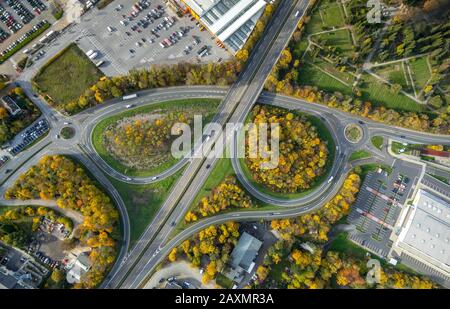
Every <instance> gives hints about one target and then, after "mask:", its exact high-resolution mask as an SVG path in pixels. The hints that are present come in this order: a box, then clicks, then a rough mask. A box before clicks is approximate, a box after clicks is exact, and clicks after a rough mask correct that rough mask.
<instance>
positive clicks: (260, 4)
mask: <svg viewBox="0 0 450 309" xmlns="http://www.w3.org/2000/svg"><path fill="white" fill-rule="evenodd" d="M265 5H266V2H265V1H264V0H259V1H258V2H257V3H256V4H255V5H253V6H252V7H250V9H249V10H247V11H246V12H245V13H244V14H242V16H240V17H239V18H238V19H236V20H235V21H234V22H233V23H232V24H231V25H228V26H227V28H226V29H225V30H224V31H222V33H220V35H218V37H219V39H220V40H221V41H222V42H224V41H225V40H226V39H228V38H229V37H230V36H231V35H233V33H234V32H236V31H237V30H238V29H239V28H240V27H241V26H242V25H243V24H245V23H246V22H247V21H248V20H250V19H251V18H252V17H253V16H254V15H255V14H257V13H258V12H259V11H260V10H261V9H263V8H264V7H265ZM239 13H240V12H239ZM230 20H231V19H230ZM227 22H228V21H227Z"/></svg>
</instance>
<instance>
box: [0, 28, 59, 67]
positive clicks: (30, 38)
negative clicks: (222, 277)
mask: <svg viewBox="0 0 450 309" xmlns="http://www.w3.org/2000/svg"><path fill="white" fill-rule="evenodd" d="M50 26H51V24H50V23H46V24H45V25H43V26H42V27H41V28H39V29H38V30H37V31H36V32H34V33H33V34H31V35H30V36H29V37H27V38H26V39H25V40H23V41H22V42H21V43H19V44H17V45H16V47H14V48H13V49H11V50H10V51H9V52H7V53H6V54H5V55H4V56H1V57H0V64H2V63H3V62H5V61H6V60H7V59H8V58H9V57H11V56H13V55H14V54H15V53H17V52H18V51H19V50H21V49H22V48H23V47H25V46H26V45H28V43H30V42H31V41H33V40H34V39H35V38H37V37H38V36H40V35H41V34H42V33H43V32H44V31H45V30H47V29H48V28H49V27H50Z"/></svg>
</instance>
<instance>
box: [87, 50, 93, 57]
mask: <svg viewBox="0 0 450 309" xmlns="http://www.w3.org/2000/svg"><path fill="white" fill-rule="evenodd" d="M93 53H94V51H93V50H92V49H90V50H88V51H87V52H86V56H88V57H90V56H91V55H92V54H93Z"/></svg>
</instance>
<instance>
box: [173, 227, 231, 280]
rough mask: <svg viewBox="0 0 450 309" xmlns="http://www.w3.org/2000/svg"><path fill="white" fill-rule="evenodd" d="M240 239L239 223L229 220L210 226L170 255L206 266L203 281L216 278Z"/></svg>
mask: <svg viewBox="0 0 450 309" xmlns="http://www.w3.org/2000/svg"><path fill="white" fill-rule="evenodd" d="M238 239H239V224H238V223H236V222H227V223H224V224H221V225H219V226H214V225H212V226H210V227H208V228H206V229H204V230H202V231H200V232H199V233H198V234H196V235H194V236H193V237H191V238H190V239H187V240H185V241H184V242H183V243H182V244H181V245H180V246H178V247H177V248H174V249H173V250H172V252H170V254H169V256H168V260H169V261H170V262H173V261H175V260H176V259H177V257H179V256H181V257H185V258H186V259H187V260H188V261H189V262H191V264H192V265H194V266H196V267H204V269H205V272H204V274H203V278H202V281H203V282H204V283H206V282H208V281H210V280H211V279H214V278H215V277H216V275H217V273H218V272H220V271H222V269H223V268H224V267H225V265H226V264H227V262H228V261H229V259H230V254H231V251H232V250H233V248H234V246H235V245H236V243H237V242H238Z"/></svg>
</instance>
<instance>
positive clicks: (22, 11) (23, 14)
mask: <svg viewBox="0 0 450 309" xmlns="http://www.w3.org/2000/svg"><path fill="white" fill-rule="evenodd" d="M6 3H7V4H8V5H9V6H10V7H11V8H12V9H13V10H14V12H16V14H17V15H18V16H19V17H20V19H21V20H22V22H23V23H24V24H28V23H29V22H30V21H32V20H33V18H34V14H33V13H31V12H30V11H29V10H28V9H27V8H26V7H25V6H24V5H23V4H22V3H20V1H18V0H6Z"/></svg>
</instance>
